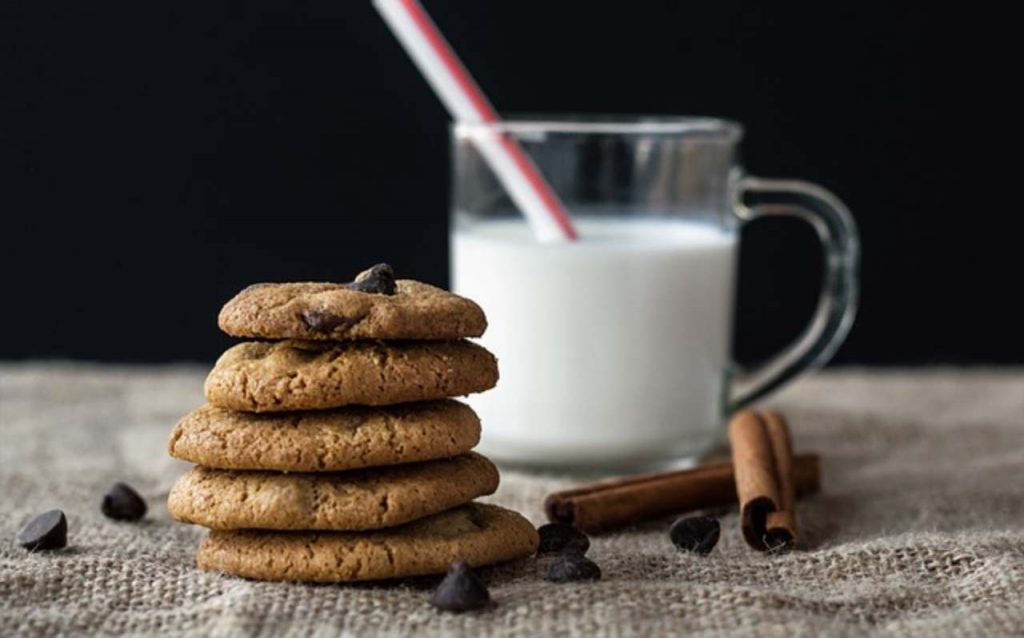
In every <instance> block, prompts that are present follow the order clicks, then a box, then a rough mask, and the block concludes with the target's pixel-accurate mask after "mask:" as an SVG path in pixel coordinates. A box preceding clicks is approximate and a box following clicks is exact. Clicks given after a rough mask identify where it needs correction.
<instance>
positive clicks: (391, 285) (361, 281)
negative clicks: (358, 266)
mask: <svg viewBox="0 0 1024 638" xmlns="http://www.w3.org/2000/svg"><path fill="white" fill-rule="evenodd" d="M347 286H348V288H349V289H351V290H358V291H359V292H370V293H376V294H379V295H393V294H395V271H394V270H392V269H391V266H389V265H388V264H377V265H376V266H374V267H372V268H370V269H369V270H364V271H363V272H361V273H359V275H358V276H357V277H356V280H355V281H353V282H352V283H350V284H347Z"/></svg>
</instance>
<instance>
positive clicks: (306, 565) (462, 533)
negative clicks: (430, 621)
mask: <svg viewBox="0 0 1024 638" xmlns="http://www.w3.org/2000/svg"><path fill="white" fill-rule="evenodd" d="M537 543H538V538H537V531H536V530H535V529H534V528H533V525H531V524H530V522H529V521H528V520H526V519H525V518H523V517H522V516H520V515H519V514H517V513H515V512H512V511H510V510H507V509H503V508H501V507H497V506H495V505H482V504H478V503H473V504H469V505H464V506H462V507H459V508H456V509H453V510H448V511H447V512H442V513H440V514H435V515H434V516H431V517H429V518H424V519H421V520H418V521H415V522H413V523H410V524H408V525H404V526H402V527H397V528H393V529H386V530H379V531H375V532H363V533H357V532H324V533H303V532H265V531H214V532H210V534H209V535H208V536H207V537H206V539H205V540H204V541H203V543H202V545H201V546H200V547H199V554H198V556H197V559H196V562H197V563H198V565H199V567H200V569H205V570H208V571H219V572H224V573H227V574H233V575H235V576H243V577H245V578H255V579H258V580H286V581H310V582H344V581H358V580H381V579H388V578H403V577H406V576H421V575H424V574H441V573H443V572H444V571H445V570H446V569H447V568H448V565H449V564H450V563H451V562H453V561H455V560H460V559H461V560H465V561H466V562H468V563H469V564H470V565H472V566H474V567H479V566H481V565H489V564H492V563H499V562H503V561H508V560H513V559H516V558H524V557H526V556H530V555H531V554H533V553H534V552H535V551H536V550H537Z"/></svg>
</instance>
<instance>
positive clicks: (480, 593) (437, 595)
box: [430, 560, 491, 611]
mask: <svg viewBox="0 0 1024 638" xmlns="http://www.w3.org/2000/svg"><path fill="white" fill-rule="evenodd" d="M430 604H431V605H433V606H434V607H437V608H438V609H443V610H445V611H469V610H470V609H481V608H483V607H486V606H488V605H490V604H491V595H490V593H488V591H487V585H484V582H483V581H482V580H480V577H479V576H477V574H476V572H474V571H473V570H472V569H471V568H470V566H469V565H468V564H466V561H461V560H459V561H455V562H454V563H452V564H451V565H450V566H449V567H448V574H447V575H446V576H445V577H444V580H442V581H441V584H440V585H438V586H437V589H435V590H434V594H433V595H432V596H431V597H430Z"/></svg>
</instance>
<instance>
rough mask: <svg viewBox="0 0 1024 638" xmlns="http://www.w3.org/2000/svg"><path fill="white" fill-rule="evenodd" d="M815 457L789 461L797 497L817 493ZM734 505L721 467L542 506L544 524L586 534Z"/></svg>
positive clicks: (558, 496) (569, 494) (627, 483)
mask: <svg viewBox="0 0 1024 638" xmlns="http://www.w3.org/2000/svg"><path fill="white" fill-rule="evenodd" d="M820 480H821V470H820V463H819V460H818V455H816V454H797V455H796V456H794V457H793V487H794V491H795V494H796V495H797V496H803V495H805V494H810V493H813V492H816V491H817V490H818V487H819V485H820ZM734 503H736V479H735V476H734V474H733V464H732V463H730V462H728V461H726V462H722V463H713V464H709V465H703V466H700V467H695V468H692V469H688V470H676V471H672V472H658V473H653V474H642V475H638V476H632V477H628V478H622V479H616V480H612V481H606V482H602V483H596V484H592V485H586V486H583V487H579V488H575V489H571V490H565V491H562V492H556V493H554V494H551V495H550V496H548V497H547V499H546V500H545V501H544V509H545V510H546V512H547V515H548V520H551V521H553V522H561V523H570V524H573V525H575V526H576V527H578V528H580V529H581V530H583V531H585V532H597V531H602V530H608V529H612V528H615V527H621V526H624V525H630V524H633V523H638V522H641V521H644V520H649V519H652V518H658V517H662V516H666V515H668V514H682V513H685V512H689V511H693V510H699V509H706V508H710V507H720V506H724V505H731V504H734Z"/></svg>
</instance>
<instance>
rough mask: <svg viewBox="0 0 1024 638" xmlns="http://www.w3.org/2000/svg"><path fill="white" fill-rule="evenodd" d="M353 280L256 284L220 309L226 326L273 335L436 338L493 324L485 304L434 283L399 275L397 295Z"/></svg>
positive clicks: (240, 332) (242, 333) (245, 333)
mask: <svg viewBox="0 0 1024 638" xmlns="http://www.w3.org/2000/svg"><path fill="white" fill-rule="evenodd" d="M350 285H351V284H348V285H347V284H338V283H282V284H255V285H252V286H249V287H248V288H246V289H245V290H243V291H241V292H240V293H238V294H237V295H235V297H234V298H233V299H231V301H229V302H228V303H227V304H226V305H225V306H224V308H223V309H222V310H221V311H220V316H219V317H218V318H217V323H218V324H219V325H220V328H221V330H223V331H224V332H226V333H228V334H229V335H233V336H235V337H259V338H267V339H314V340H319V339H330V340H335V341H337V340H346V339H430V340H450V339H462V338H465V337H479V336H480V335H482V334H483V333H484V330H485V329H486V328H487V319H486V318H485V317H484V313H483V311H482V310H481V309H480V306H478V305H476V304H475V303H473V302H472V301H470V300H469V299H466V298H464V297H459V296H458V295H455V294H452V293H450V292H448V291H447V290H442V289H440V288H435V287H434V286H430V285H428V284H424V283H420V282H418V281H412V280H410V279H399V280H398V281H397V282H395V292H394V294H390V295H388V294H377V293H372V292H362V291H360V290H353V289H352V288H350V287H349V286H350Z"/></svg>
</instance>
